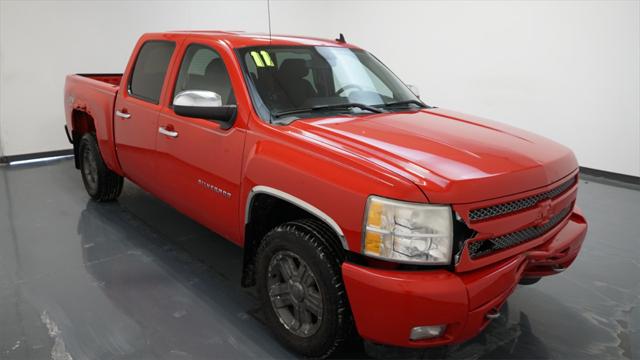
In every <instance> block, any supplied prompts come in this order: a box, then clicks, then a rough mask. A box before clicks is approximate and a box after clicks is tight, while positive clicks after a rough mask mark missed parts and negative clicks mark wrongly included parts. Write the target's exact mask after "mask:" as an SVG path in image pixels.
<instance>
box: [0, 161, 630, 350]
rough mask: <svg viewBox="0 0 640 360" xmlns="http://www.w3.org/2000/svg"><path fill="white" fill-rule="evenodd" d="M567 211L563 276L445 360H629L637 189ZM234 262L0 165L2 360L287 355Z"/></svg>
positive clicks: (137, 193) (183, 223)
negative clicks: (569, 261) (571, 239)
mask: <svg viewBox="0 0 640 360" xmlns="http://www.w3.org/2000/svg"><path fill="white" fill-rule="evenodd" d="M579 205H580V206H581V207H582V208H583V209H584V211H585V213H586V215H587V217H588V219H589V220H590V225H591V227H590V230H589V235H588V238H587V240H586V242H585V245H584V248H583V251H582V254H581V255H580V257H579V258H578V260H577V262H576V263H575V264H574V266H573V267H572V268H571V269H569V270H568V271H566V272H565V273H562V274H560V275H557V276H555V277H552V278H548V279H544V280H543V281H542V282H540V283H538V284H537V285H534V286H521V287H519V288H518V289H517V290H516V292H515V294H514V295H513V296H512V297H511V298H510V300H509V301H508V304H507V306H505V307H504V308H503V310H502V313H503V316H502V318H501V319H499V320H497V321H495V322H494V323H492V324H491V325H490V326H489V327H488V328H487V330H486V331H485V332H484V333H482V334H481V335H480V336H478V337H477V338H475V339H474V340H472V341H470V342H468V343H466V344H464V345H461V346H456V347H452V348H450V349H448V350H447V353H446V356H447V357H448V358H455V359H467V358H468V359H496V358H501V359H504V358H508V359H624V358H627V359H628V358H638V359H640V224H639V223H640V191H638V190H637V189H629V188H623V187H618V186H612V185H607V184H603V183H598V182H594V181H584V180H583V181H581V188H580V193H579ZM241 255H242V254H241V250H240V249H239V248H236V247H235V246H234V245H232V244H230V243H228V242H226V241H224V240H222V239H219V238H217V237H216V236H215V235H214V234H212V233H210V232H209V231H207V230H206V229H204V228H203V227H201V226H200V225H198V224H196V223H194V222H193V221H191V220H189V219H188V218H186V217H185V216H182V215H181V214H179V213H177V212H176V211H175V210H173V209H172V208H170V207H169V206H167V205H165V204H163V203H162V202H160V201H158V200H156V199H155V198H154V197H152V196H151V195H149V194H147V193H146V192H144V191H142V190H141V189H139V188H138V187H136V186H135V185H133V184H131V183H127V184H126V185H125V190H124V193H123V194H122V196H121V198H120V200H119V201H118V202H115V203H110V204H98V203H95V202H93V201H90V200H89V197H88V196H87V195H86V193H85V191H84V188H83V186H82V182H81V180H80V175H79V173H78V172H77V171H76V170H75V169H74V168H73V163H72V161H70V160H61V161H56V162H50V163H46V164H41V165H25V166H12V167H6V166H5V167H0V359H55V360H61V359H65V360H67V359H227V358H228V359H245V358H249V357H255V358H261V359H266V358H292V357H295V356H294V355H293V354H291V353H289V352H288V351H286V350H285V349H283V348H282V347H281V346H280V345H279V344H278V343H277V342H276V341H275V340H274V339H273V337H272V336H271V335H270V333H269V332H268V331H267V329H266V328H265V327H264V325H263V324H262V322H261V321H260V317H259V315H257V311H256V309H257V302H256V300H255V298H254V296H253V295H252V293H251V292H250V291H247V290H243V289H242V288H240V286H239V278H240V265H241V261H242V257H241ZM415 355H417V356H422V355H434V354H433V353H426V354H415ZM337 356H338V357H344V358H364V357H366V355H365V354H364V352H363V347H362V345H361V344H360V343H359V342H358V341H353V344H352V345H350V346H349V347H348V348H347V349H346V350H345V351H343V352H342V353H340V354H338V355H337Z"/></svg>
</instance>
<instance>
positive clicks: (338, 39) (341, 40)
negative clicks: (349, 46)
mask: <svg viewBox="0 0 640 360" xmlns="http://www.w3.org/2000/svg"><path fill="white" fill-rule="evenodd" d="M336 41H337V42H341V43H343V44H344V43H346V42H347V40H345V39H344V35H343V34H342V33H340V37H339V38H337V39H336Z"/></svg>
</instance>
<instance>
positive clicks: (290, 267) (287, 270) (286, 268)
mask: <svg viewBox="0 0 640 360" xmlns="http://www.w3.org/2000/svg"><path fill="white" fill-rule="evenodd" d="M278 265H280V273H281V274H282V278H283V279H284V280H285V281H289V280H291V279H292V278H293V276H294V275H295V273H296V270H295V269H296V265H295V264H294V263H293V260H292V259H290V258H288V257H284V256H283V257H282V258H280V260H278Z"/></svg>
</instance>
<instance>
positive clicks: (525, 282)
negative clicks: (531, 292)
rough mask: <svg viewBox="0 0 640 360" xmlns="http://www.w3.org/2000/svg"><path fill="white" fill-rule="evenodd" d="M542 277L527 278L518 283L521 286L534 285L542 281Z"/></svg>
mask: <svg viewBox="0 0 640 360" xmlns="http://www.w3.org/2000/svg"><path fill="white" fill-rule="evenodd" d="M540 279H541V277H525V278H522V279H520V282H518V284H520V285H533V284H535V283H537V282H538V281H540Z"/></svg>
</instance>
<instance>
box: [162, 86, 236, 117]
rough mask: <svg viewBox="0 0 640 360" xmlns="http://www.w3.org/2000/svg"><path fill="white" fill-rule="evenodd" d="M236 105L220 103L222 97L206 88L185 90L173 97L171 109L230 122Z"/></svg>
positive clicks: (180, 113) (183, 114)
mask: <svg viewBox="0 0 640 360" xmlns="http://www.w3.org/2000/svg"><path fill="white" fill-rule="evenodd" d="M236 108H237V107H236V105H222V97H221V96H220V95H219V94H217V93H215V92H213V91H206V90H185V91H181V92H179V93H178V94H177V95H176V96H175V98H173V111H175V112H176V114H178V115H182V116H187V117H193V118H202V119H207V120H214V121H221V122H224V123H231V121H232V120H233V118H234V117H235V115H236Z"/></svg>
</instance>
